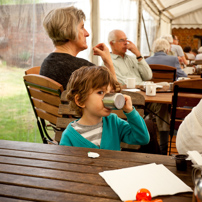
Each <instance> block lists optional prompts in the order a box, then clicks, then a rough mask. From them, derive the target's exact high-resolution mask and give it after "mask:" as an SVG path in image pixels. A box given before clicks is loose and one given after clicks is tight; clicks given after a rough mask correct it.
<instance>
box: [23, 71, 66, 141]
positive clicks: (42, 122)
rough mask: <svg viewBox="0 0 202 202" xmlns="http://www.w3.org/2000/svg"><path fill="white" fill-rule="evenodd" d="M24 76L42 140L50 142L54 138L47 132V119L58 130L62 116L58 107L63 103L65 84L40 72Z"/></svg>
mask: <svg viewBox="0 0 202 202" xmlns="http://www.w3.org/2000/svg"><path fill="white" fill-rule="evenodd" d="M23 78H24V83H25V86H26V89H27V93H28V95H29V98H30V102H31V104H32V107H33V110H34V114H35V116H36V120H37V125H38V128H39V131H40V134H41V138H42V141H43V143H48V141H52V140H53V139H52V138H51V137H50V135H49V134H48V132H47V126H46V121H48V122H50V124H51V126H52V127H53V128H54V129H55V130H57V127H56V122H57V117H62V116H61V115H60V114H58V109H59V104H60V103H61V100H60V96H61V93H62V92H63V86H62V85H61V84H59V83H58V82H56V81H54V80H52V79H50V78H48V77H45V76H42V75H38V74H28V75H25V76H24V77H23Z"/></svg>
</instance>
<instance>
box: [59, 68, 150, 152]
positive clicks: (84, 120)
mask: <svg viewBox="0 0 202 202" xmlns="http://www.w3.org/2000/svg"><path fill="white" fill-rule="evenodd" d="M116 85H117V81H116V80H115V79H114V77H113V76H112V74H111V73H110V71H109V70H108V69H107V68H106V67H102V66H99V67H98V66H91V67H81V68H80V69H78V70H76V71H74V72H73V73H72V75H71V77H70V79H69V83H68V85H67V90H68V94H67V99H68V100H69V103H70V108H72V109H73V110H75V111H76V112H77V113H78V115H80V116H81V118H80V119H78V120H76V121H74V122H71V123H70V124H69V125H68V126H67V128H66V129H65V131H64V132H63V134H62V138H61V141H60V145H66V146H75V147H87V148H97V149H99V148H100V149H109V150H120V149H121V147H120V143H121V142H125V143H127V144H137V145H145V144H148V143H149V139H150V137H149V133H148V130H147V127H146V125H145V122H144V120H143V118H142V117H141V116H140V115H139V113H138V112H137V111H136V110H135V108H133V106H132V100H131V97H130V96H127V95H124V97H125V105H124V107H123V111H124V113H125V115H126V116H127V120H128V121H125V120H123V119H121V118H119V117H118V116H117V115H116V114H113V113H111V110H110V109H108V108H105V107H104V105H103V102H102V99H103V98H104V96H105V94H106V93H110V92H114V90H115V89H116Z"/></svg>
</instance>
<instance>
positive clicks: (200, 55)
mask: <svg viewBox="0 0 202 202" xmlns="http://www.w3.org/2000/svg"><path fill="white" fill-rule="evenodd" d="M196 60H202V46H201V47H200V48H199V49H198V54H197V55H196Z"/></svg>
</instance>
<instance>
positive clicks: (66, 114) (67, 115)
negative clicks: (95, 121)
mask: <svg viewBox="0 0 202 202" xmlns="http://www.w3.org/2000/svg"><path fill="white" fill-rule="evenodd" d="M66 95H67V90H65V91H63V92H62V94H61V104H59V109H58V114H60V117H58V118H57V122H56V127H57V128H59V129H60V130H58V131H56V133H55V138H54V139H55V141H57V142H60V139H61V137H62V132H63V131H64V130H65V129H66V127H67V126H68V124H69V123H70V122H72V121H74V120H76V119H78V118H79V116H78V115H77V114H76V112H75V111H71V110H70V108H69V104H68V101H67V98H66Z"/></svg>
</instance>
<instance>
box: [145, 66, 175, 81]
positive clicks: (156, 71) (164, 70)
mask: <svg viewBox="0 0 202 202" xmlns="http://www.w3.org/2000/svg"><path fill="white" fill-rule="evenodd" d="M149 66H150V68H151V70H152V73H153V77H152V79H151V81H153V82H154V83H158V82H164V81H165V82H174V81H175V80H176V68H175V67H171V66H167V65H159V64H151V65H149Z"/></svg>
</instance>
